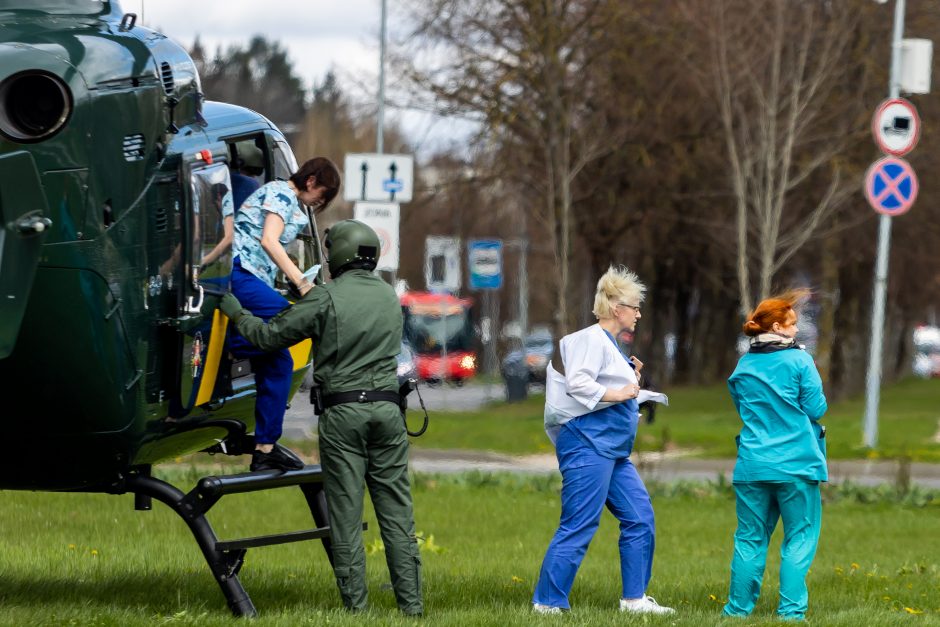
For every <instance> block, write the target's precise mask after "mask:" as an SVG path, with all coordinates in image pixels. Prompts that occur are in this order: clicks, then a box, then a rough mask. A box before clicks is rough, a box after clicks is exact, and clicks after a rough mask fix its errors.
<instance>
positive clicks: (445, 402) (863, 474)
mask: <svg viewBox="0 0 940 627" xmlns="http://www.w3.org/2000/svg"><path fill="white" fill-rule="evenodd" d="M532 391H533V392H534V391H536V390H532ZM421 394H422V396H423V397H424V402H425V405H426V406H427V407H428V410H429V411H472V410H475V409H478V408H480V407H482V406H483V405H485V404H486V403H487V402H490V401H493V400H501V399H502V398H503V397H504V396H503V395H504V394H505V390H504V388H503V387H502V386H500V385H491V386H486V385H465V386H464V387H461V388H456V387H452V386H444V387H437V388H429V387H427V386H424V385H423V386H422V387H421ZM412 400H413V402H415V403H416V402H417V399H415V398H414V395H412ZM315 433H316V417H315V416H314V415H313V409H312V408H311V406H310V400H309V398H308V394H307V392H306V391H301V392H298V393H297V394H296V396H294V399H293V402H292V403H291V407H290V409H288V410H287V414H286V416H285V418H284V437H285V438H287V439H292V440H299V439H309V438H312V437H313V435H314V434H315ZM415 444H416V446H415V447H413V448H412V449H411V467H412V469H414V470H415V471H417V472H466V471H471V470H479V471H484V472H499V471H506V472H522V473H542V474H544V473H553V472H557V471H558V464H557V462H556V461H555V456H554V455H526V456H521V457H514V456H510V455H502V454H500V453H492V452H481V451H459V450H448V451H440V450H431V449H422V448H420V441H416V442H415ZM634 463H635V464H636V465H637V467H638V468H639V470H640V474H641V475H643V477H644V478H646V479H656V480H661V481H673V480H678V479H690V480H711V479H716V478H717V477H718V476H719V475H723V476H724V477H725V478H726V479H728V480H730V478H731V472H732V470H733V468H734V460H733V459H694V458H690V457H688V456H683V455H669V454H666V455H663V454H659V453H646V454H644V455H642V456H640V457H636V456H634ZM829 475H830V480H831V481H832V482H833V483H839V482H843V481H846V480H851V481H853V482H854V483H858V484H862V485H876V484H881V483H894V482H895V481H896V479H897V476H898V464H897V462H894V461H832V462H830V463H829ZM910 476H911V481H912V483H915V484H918V485H921V486H924V487H929V488H934V489H940V464H911V466H910Z"/></svg>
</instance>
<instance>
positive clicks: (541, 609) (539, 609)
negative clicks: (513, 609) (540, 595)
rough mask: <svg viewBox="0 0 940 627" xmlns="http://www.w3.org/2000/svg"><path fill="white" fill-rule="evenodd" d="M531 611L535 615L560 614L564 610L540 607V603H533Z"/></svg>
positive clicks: (547, 606)
mask: <svg viewBox="0 0 940 627" xmlns="http://www.w3.org/2000/svg"><path fill="white" fill-rule="evenodd" d="M532 611H533V612H535V613H536V614H561V613H562V612H563V611H564V610H563V609H561V608H560V607H554V606H551V605H542V604H541V603H533V604H532Z"/></svg>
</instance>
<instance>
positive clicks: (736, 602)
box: [724, 481, 822, 619]
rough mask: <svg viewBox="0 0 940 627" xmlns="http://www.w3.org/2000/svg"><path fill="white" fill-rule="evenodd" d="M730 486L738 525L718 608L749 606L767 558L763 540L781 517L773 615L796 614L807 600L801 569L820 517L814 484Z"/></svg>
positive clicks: (734, 611) (733, 610)
mask: <svg viewBox="0 0 940 627" xmlns="http://www.w3.org/2000/svg"><path fill="white" fill-rule="evenodd" d="M734 491H735V494H736V496H737V514H738V528H737V531H735V533H734V558H733V559H732V560H731V589H730V591H729V593H728V603H727V605H725V607H724V613H725V614H728V615H730V616H746V615H748V614H750V613H751V610H753V609H754V604H755V603H757V597H758V595H759V594H760V585H761V580H762V579H763V577H764V566H765V565H766V563H767V545H768V544H769V543H770V536H771V535H772V534H773V532H774V529H775V528H776V526H777V520H778V519H779V518H783V545H782V546H781V547H780V604H779V605H778V606H777V614H779V615H780V616H781V617H783V618H790V619H802V618H803V615H804V614H805V613H806V607H807V604H808V601H809V595H808V593H807V591H806V573H807V571H809V567H810V565H811V564H812V563H813V557H815V555H816V546H817V544H818V542H819V526H820V522H821V519H822V503H821V501H820V498H819V483H816V482H813V483H810V482H806V481H793V482H784V483H765V482H753V483H751V482H748V483H735V484H734Z"/></svg>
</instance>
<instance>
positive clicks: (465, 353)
mask: <svg viewBox="0 0 940 627" xmlns="http://www.w3.org/2000/svg"><path fill="white" fill-rule="evenodd" d="M472 306H473V301H472V300H471V299H469V298H457V297H455V296H451V295H450V294H434V293H431V292H405V293H404V294H402V295H401V309H402V315H403V316H404V318H405V329H404V338H405V341H406V342H408V344H409V345H410V346H411V348H412V350H413V351H414V354H415V366H416V369H417V372H418V378H420V379H422V380H424V381H429V382H431V383H440V382H443V381H450V382H453V383H456V384H457V385H462V384H463V382H464V381H465V380H466V379H469V378H470V377H472V376H474V375H475V374H476V372H477V355H476V352H475V350H474V346H475V338H474V332H473V323H472V322H471V318H470V309H471V307H472Z"/></svg>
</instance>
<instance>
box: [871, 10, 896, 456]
mask: <svg viewBox="0 0 940 627" xmlns="http://www.w3.org/2000/svg"><path fill="white" fill-rule="evenodd" d="M904 2H905V0H894V32H893V35H892V38H891V75H890V77H889V79H888V97H889V98H897V97H898V96H899V95H900V92H901V90H900V86H899V82H898V81H900V77H901V39H902V37H904ZM878 220H879V223H878V256H877V261H876V263H875V287H874V294H873V300H874V302H873V306H872V318H871V350H870V352H869V354H868V377H867V382H866V386H865V417H864V421H863V425H862V426H863V429H864V444H865V446H866V447H868V448H875V447H876V446H877V445H878V402H879V400H880V393H881V361H882V357H883V355H882V341H883V339H884V322H885V293H886V292H887V284H888V252H889V249H890V247H891V216H887V215H884V214H882V215H881V216H880V217H879V218H878Z"/></svg>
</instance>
